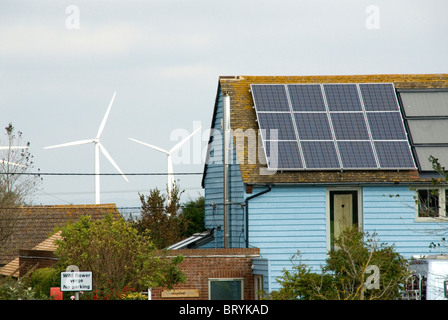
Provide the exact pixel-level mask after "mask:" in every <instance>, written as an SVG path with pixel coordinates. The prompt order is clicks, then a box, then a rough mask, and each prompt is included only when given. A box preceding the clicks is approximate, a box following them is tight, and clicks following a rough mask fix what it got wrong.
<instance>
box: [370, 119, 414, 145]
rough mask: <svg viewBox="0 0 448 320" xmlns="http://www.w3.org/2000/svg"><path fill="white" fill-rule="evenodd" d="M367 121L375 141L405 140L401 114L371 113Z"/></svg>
mask: <svg viewBox="0 0 448 320" xmlns="http://www.w3.org/2000/svg"><path fill="white" fill-rule="evenodd" d="M367 119H368V121H369V125H370V131H371V132H372V138H373V139H374V140H405V139H406V132H405V131H404V126H403V120H402V118H401V114H400V113H399V112H384V113H379V112H369V113H367Z"/></svg>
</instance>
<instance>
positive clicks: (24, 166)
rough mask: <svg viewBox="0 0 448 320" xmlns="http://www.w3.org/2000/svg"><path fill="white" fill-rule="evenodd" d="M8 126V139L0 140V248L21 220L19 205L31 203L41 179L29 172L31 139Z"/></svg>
mask: <svg viewBox="0 0 448 320" xmlns="http://www.w3.org/2000/svg"><path fill="white" fill-rule="evenodd" d="M5 130H6V133H5V136H6V139H1V140H0V249H1V248H2V247H3V246H4V245H5V243H6V242H7V240H8V238H9V237H10V236H11V234H12V233H13V232H14V228H15V225H16V224H17V222H18V221H19V220H20V216H21V210H19V206H21V205H25V204H29V201H30V200H31V196H32V194H33V193H34V191H35V190H36V189H37V188H38V185H39V183H40V182H41V181H42V179H41V177H40V176H39V175H38V174H30V169H32V168H33V161H32V158H33V156H32V155H31V154H30V152H29V151H28V148H29V146H30V143H29V142H26V143H24V144H23V142H22V132H20V131H18V132H17V133H16V132H15V130H14V127H13V125H12V124H11V123H10V124H9V125H8V126H7V127H6V128H5Z"/></svg>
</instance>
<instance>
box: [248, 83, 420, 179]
mask: <svg viewBox="0 0 448 320" xmlns="http://www.w3.org/2000/svg"><path fill="white" fill-rule="evenodd" d="M251 92H252V97H253V99H254V104H255V106H254V107H255V111H256V114H257V121H258V125H259V129H260V132H261V137H262V141H263V146H264V150H265V153H266V157H267V160H268V161H267V163H268V166H269V168H271V169H280V170H341V169H347V170H348V169H351V170H355V169H359V170H361V169H364V170H370V169H415V164H414V159H413V157H412V154H411V150H410V146H409V142H408V139H407V135H406V132H405V129H404V125H403V119H402V116H401V113H400V109H399V105H398V101H397V97H396V93H395V88H394V86H393V84H390V83H372V84H370V83H366V84H364V83H362V84H354V83H350V84H345V83H344V84H339V83H337V84H252V85H251Z"/></svg>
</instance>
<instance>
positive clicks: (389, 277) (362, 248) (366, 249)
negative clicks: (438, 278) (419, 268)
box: [271, 228, 408, 300]
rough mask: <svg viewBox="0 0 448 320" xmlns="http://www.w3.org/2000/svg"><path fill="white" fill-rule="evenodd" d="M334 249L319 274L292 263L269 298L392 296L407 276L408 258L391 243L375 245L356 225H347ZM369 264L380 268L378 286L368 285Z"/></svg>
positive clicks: (332, 298)
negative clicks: (350, 226)
mask: <svg viewBox="0 0 448 320" xmlns="http://www.w3.org/2000/svg"><path fill="white" fill-rule="evenodd" d="M335 244H336V247H337V249H336V250H332V251H331V252H329V254H328V258H327V261H326V262H327V263H326V266H324V267H322V270H321V271H322V272H321V274H317V273H314V272H312V270H311V269H310V268H308V267H307V266H306V265H305V264H303V263H301V262H300V261H299V263H297V264H294V265H293V268H292V271H289V270H284V271H283V274H282V276H280V277H279V278H278V281H279V283H280V284H281V285H282V288H281V289H280V290H278V291H276V292H273V293H272V294H271V298H272V299H303V300H364V299H369V300H393V299H396V298H398V297H399V296H400V289H401V288H402V286H403V285H404V283H405V281H406V278H407V276H408V268H407V261H406V260H405V259H404V258H403V257H402V256H400V255H399V254H398V253H396V252H395V251H394V248H393V246H387V245H386V244H384V243H382V244H380V245H378V242H377V241H376V240H375V237H374V236H370V235H369V234H368V233H363V232H361V231H359V230H357V229H356V228H348V229H347V230H345V231H344V232H343V233H342V234H341V236H340V237H339V238H338V239H335ZM369 266H376V267H377V268H378V270H379V288H375V287H373V288H371V287H369V286H368V285H369V284H371V283H369V280H371V278H370V276H371V275H373V274H372V273H371V271H370V272H369V268H368V267H369Z"/></svg>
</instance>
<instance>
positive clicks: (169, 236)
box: [135, 183, 187, 249]
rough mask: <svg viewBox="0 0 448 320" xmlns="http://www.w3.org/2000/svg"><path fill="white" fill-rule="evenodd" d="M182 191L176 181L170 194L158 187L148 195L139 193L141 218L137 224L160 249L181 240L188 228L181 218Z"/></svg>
mask: <svg viewBox="0 0 448 320" xmlns="http://www.w3.org/2000/svg"><path fill="white" fill-rule="evenodd" d="M182 193H183V192H181V191H180V189H179V186H178V185H177V184H176V183H174V184H173V188H172V190H171V193H170V194H168V192H167V194H166V195H164V194H162V193H161V192H160V190H159V189H157V188H155V189H152V190H150V191H149V195H147V196H145V195H143V194H139V195H140V201H141V203H142V208H141V219H140V221H137V222H136V224H135V225H136V227H137V229H138V230H139V231H140V232H147V233H148V234H149V236H150V237H151V239H152V241H153V242H154V245H155V246H156V247H157V248H159V249H163V248H166V247H168V246H169V245H171V244H173V243H176V242H177V241H180V240H181V239H182V235H183V234H184V233H185V230H186V229H187V221H186V220H185V219H182V218H181V204H180V196H181V194H182Z"/></svg>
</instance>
